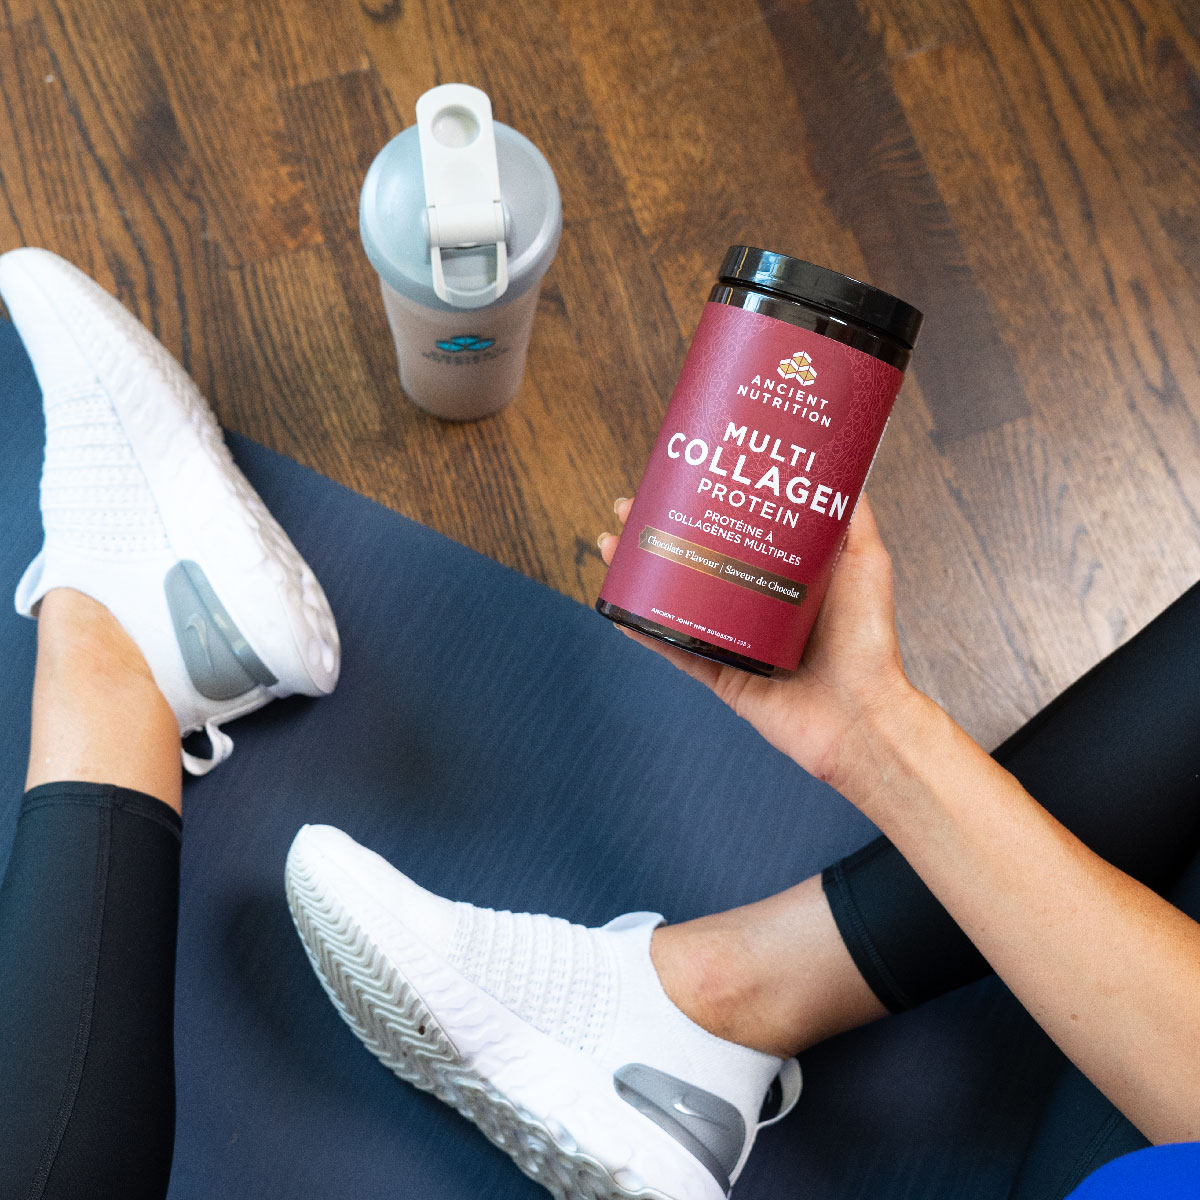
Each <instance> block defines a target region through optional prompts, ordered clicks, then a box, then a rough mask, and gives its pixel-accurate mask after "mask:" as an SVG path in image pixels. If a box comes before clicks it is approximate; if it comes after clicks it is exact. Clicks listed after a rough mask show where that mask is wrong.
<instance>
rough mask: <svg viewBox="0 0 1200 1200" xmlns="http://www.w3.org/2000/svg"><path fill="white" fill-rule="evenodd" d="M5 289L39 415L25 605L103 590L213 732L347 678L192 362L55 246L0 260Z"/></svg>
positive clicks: (197, 724)
mask: <svg viewBox="0 0 1200 1200" xmlns="http://www.w3.org/2000/svg"><path fill="white" fill-rule="evenodd" d="M0 295H3V297H4V301H5V303H6V304H7V305H8V310H9V313H10V314H11V316H12V319H13V321H14V322H15V324H16V326H17V329H18V331H19V332H20V334H21V338H22V340H23V341H24V343H25V348H26V350H27V351H28V352H29V357H30V358H31V359H32V361H33V367H34V370H35V371H36V373H37V377H38V382H39V384H40V385H41V388H42V393H43V402H44V405H45V410H46V461H45V467H44V470H43V473H42V487H41V502H42V519H43V524H44V526H45V542H44V544H43V546H42V550H41V552H40V553H39V554H38V556H37V557H36V558H35V559H34V560H33V562H32V563H30V565H29V568H28V570H27V571H26V572H25V575H24V577H23V578H22V579H21V582H20V584H19V585H18V587H17V594H16V607H17V611H18V612H20V613H22V614H24V615H25V616H32V615H33V612H34V609H35V606H36V605H37V603H38V601H39V600H41V598H42V597H43V596H44V595H45V594H46V593H47V592H48V591H50V589H51V588H55V587H69V588H74V589H76V590H77V591H80V592H83V593H85V594H86V595H89V596H91V597H92V598H93V599H95V600H98V601H99V602H100V603H101V604H103V605H104V606H105V607H106V608H108V610H109V611H110V612H111V613H112V614H113V616H114V617H116V619H117V620H118V621H119V622H120V624H121V626H122V627H123V628H124V629H125V631H126V632H127V633H128V634H129V636H130V637H131V638H132V639H133V640H134V641H135V642H136V643H137V645H138V647H139V649H140V650H141V651H142V653H143V654H144V655H145V657H146V661H147V663H148V664H149V666H150V669H151V671H152V672H153V673H154V678H155V682H156V683H157V684H158V686H159V688H160V689H161V690H162V692H163V695H164V696H165V697H166V698H167V702H168V703H169V704H170V705H171V708H172V710H173V711H174V713H175V716H176V718H177V719H178V721H179V729H180V733H181V735H182V734H188V733H191V732H193V731H195V730H199V729H205V730H207V732H208V735H209V740H210V742H211V744H212V757H211V758H209V759H199V758H196V757H195V756H193V755H190V754H188V753H186V752H184V753H183V760H184V765H185V766H186V767H187V768H188V769H189V770H190V771H192V772H193V773H194V774H203V773H204V772H205V771H207V770H210V769H211V768H212V767H213V766H215V765H216V764H217V763H218V762H221V761H222V760H223V759H225V758H227V757H228V755H229V753H230V751H231V749H232V747H233V742H232V740H231V739H230V738H229V736H228V735H227V734H225V733H223V732H222V731H221V730H220V729H219V726H220V725H221V724H223V723H224V722H226V721H229V720H232V719H233V718H234V717H239V716H242V715H243V714H244V713H248V712H251V711H253V710H254V709H257V708H261V707H262V706H263V705H264V704H266V703H267V702H268V701H269V700H271V699H272V698H274V697H276V696H288V695H291V694H292V693H293V692H303V693H305V694H307V695H311V696H317V695H323V694H325V693H327V692H330V691H332V690H333V687H334V684H335V683H336V682H337V676H338V668H339V664H340V653H339V646H338V635H337V628H336V626H335V625H334V621H333V615H332V613H331V612H330V611H329V604H328V602H327V601H326V599H325V594H324V592H322V590H321V586H320V584H319V583H318V582H317V580H316V577H315V576H314V575H313V573H312V571H311V570H309V568H308V565H307V564H306V563H305V562H304V560H303V559H302V558H301V557H300V555H299V554H298V553H297V551H296V548H295V547H294V546H293V545H292V543H291V542H290V541H289V540H288V537H287V534H285V533H284V532H283V530H282V529H280V527H279V525H278V524H277V523H276V522H275V520H274V519H273V518H272V516H271V514H270V513H269V512H267V510H266V508H265V507H264V505H263V503H262V501H261V500H260V499H259V498H258V495H257V494H256V493H255V491H254V489H253V488H251V486H250V484H249V483H248V482H247V481H246V478H245V477H244V476H243V475H242V473H241V472H240V471H239V470H238V469H237V467H236V466H235V465H234V462H233V459H232V457H231V456H230V454H229V451H228V449H227V448H226V446H225V442H224V440H223V439H222V437H221V430H220V428H219V426H218V425H217V422H216V418H215V417H214V416H213V414H212V411H211V410H210V409H209V407H208V405H207V404H206V403H205V401H204V398H203V396H201V395H200V392H199V389H197V387H196V385H195V384H194V383H193V382H192V380H191V379H190V378H189V377H188V375H187V372H186V371H184V369H183V368H182V367H181V366H180V365H179V363H177V362H176V361H175V359H174V358H172V357H171V355H170V354H169V353H168V352H167V350H166V349H165V348H164V347H163V346H162V345H161V344H160V343H159V342H158V341H157V340H156V339H155V338H154V337H153V335H152V334H151V333H150V332H149V330H147V329H146V328H145V327H144V326H143V325H141V324H140V323H139V322H138V321H137V320H136V319H135V318H134V317H133V316H132V314H130V313H129V312H128V311H127V310H126V309H125V308H124V307H122V305H121V304H119V303H118V302H117V301H116V300H115V299H114V298H113V297H112V296H110V295H109V294H108V293H107V292H106V291H104V290H103V289H102V288H101V287H99V286H98V285H97V284H96V283H95V282H93V281H92V280H91V279H89V278H88V277H87V276H86V275H84V274H83V272H81V271H79V270H77V269H76V268H75V267H73V266H71V264H70V263H68V262H65V261H64V260H63V259H61V258H59V257H58V256H57V255H55V254H51V253H50V252H49V251H47V250H38V249H33V248H25V249H21V250H13V251H10V252H9V253H8V254H5V255H3V256H0Z"/></svg>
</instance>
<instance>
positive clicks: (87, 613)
mask: <svg viewBox="0 0 1200 1200" xmlns="http://www.w3.org/2000/svg"><path fill="white" fill-rule="evenodd" d="M59 780H72V781H79V782H90V783H108V784H114V785H116V786H118V787H125V788H132V789H133V790H135V791H139V792H145V793H147V794H148V795H151V796H155V797H157V798H158V799H159V800H162V801H163V803H165V804H167V805H169V806H170V807H171V808H173V809H174V810H175V811H176V812H179V811H180V788H181V782H180V781H181V767H180V759H179V726H178V724H177V723H176V721H175V717H174V714H173V713H172V712H171V710H170V708H169V707H168V706H167V702H166V700H164V699H163V695H162V693H161V692H160V691H159V690H158V688H157V686H156V685H155V683H154V677H153V676H152V675H151V673H150V668H149V667H148V666H147V665H146V660H145V659H144V658H143V657H142V652H141V651H140V650H139V649H138V648H137V646H136V645H134V643H133V641H132V640H131V639H130V637H129V635H128V634H126V633H125V631H124V630H123V629H122V628H121V626H120V625H118V624H117V622H116V620H115V619H114V618H113V616H112V615H111V614H110V613H109V611H108V610H107V609H106V608H104V607H103V605H101V604H98V603H97V602H96V601H95V600H92V599H91V598H90V597H88V596H85V595H83V593H82V592H76V591H73V590H71V589H70V588H55V589H54V590H53V591H51V592H48V593H47V594H46V596H45V597H44V598H43V599H42V602H41V608H40V610H39V612H38V655H37V672H36V675H35V677H34V685H33V723H32V731H31V737H30V749H29V774H28V776H27V777H26V780H25V786H26V788H32V787H36V786H37V785H39V784H43V783H54V782H57V781H59Z"/></svg>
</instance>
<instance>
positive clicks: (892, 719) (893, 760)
mask: <svg viewBox="0 0 1200 1200" xmlns="http://www.w3.org/2000/svg"><path fill="white" fill-rule="evenodd" d="M949 721H950V717H948V716H947V714H946V713H945V711H944V710H943V709H942V708H941V707H940V706H939V705H938V704H937V703H936V702H935V701H933V700H931V699H930V698H929V697H928V696H926V695H925V694H924V692H921V691H919V690H918V689H917V688H915V687H913V685H912V684H911V683H909V682H908V680H907V679H904V678H902V679H901V680H899V681H897V684H896V685H895V686H894V687H892V688H890V689H889V690H888V691H887V692H886V693H884V694H882V695H880V696H878V697H876V698H874V699H873V700H872V702H871V703H870V704H869V705H866V706H865V707H864V708H863V709H862V711H861V713H860V715H859V716H858V718H857V720H855V722H854V723H853V724H852V725H851V726H850V728H849V729H848V730H847V733H846V736H845V738H844V739H843V742H842V747H841V753H840V754H839V755H838V769H837V771H836V772H835V774H834V776H833V777H831V778H830V780H829V783H830V785H831V786H832V787H834V788H835V789H836V790H837V791H839V792H840V793H841V794H842V795H843V796H845V797H846V799H847V800H849V801H850V803H851V804H853V805H854V806H855V807H856V808H858V809H859V810H861V811H862V812H863V813H864V814H865V815H866V816H868V817H871V819H872V820H875V821H876V823H877V824H878V814H879V810H880V809H881V808H882V807H884V806H885V805H886V803H887V801H888V800H889V799H890V798H894V797H896V796H897V795H899V794H901V793H902V792H903V791H904V790H905V784H906V783H907V782H908V780H909V779H910V777H911V776H912V775H913V774H914V773H915V771H916V769H917V766H918V764H919V763H920V762H921V761H922V760H923V759H924V760H926V761H928V757H929V756H930V755H931V754H935V753H936V752H937V751H936V750H935V746H936V744H937V743H938V742H939V741H940V740H941V738H943V737H944V729H943V725H944V724H945V723H946V722H949ZM951 723H952V722H951Z"/></svg>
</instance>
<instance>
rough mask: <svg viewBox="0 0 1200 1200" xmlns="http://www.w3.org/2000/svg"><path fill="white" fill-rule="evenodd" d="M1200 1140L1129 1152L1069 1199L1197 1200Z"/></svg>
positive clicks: (1199, 1180) (1095, 1175) (1199, 1184)
mask: <svg viewBox="0 0 1200 1200" xmlns="http://www.w3.org/2000/svg"><path fill="white" fill-rule="evenodd" d="M1197 1196H1200V1142H1184V1143H1181V1144H1179V1145H1175V1146H1156V1147H1154V1148H1153V1149H1150V1150H1138V1151H1137V1152H1136V1153H1134V1154H1126V1155H1124V1156H1122V1157H1121V1158H1118V1159H1116V1160H1115V1161H1114V1162H1111V1163H1109V1164H1108V1165H1107V1166H1105V1167H1101V1168H1100V1170H1098V1171H1097V1172H1096V1173H1095V1174H1094V1175H1091V1176H1089V1177H1088V1178H1087V1179H1085V1180H1084V1182H1083V1183H1081V1184H1080V1185H1079V1187H1077V1188H1076V1189H1075V1190H1074V1191H1073V1192H1072V1193H1071V1195H1070V1197H1069V1198H1068V1200H1133V1198H1134V1197H1136V1198H1137V1200H1196V1197H1197Z"/></svg>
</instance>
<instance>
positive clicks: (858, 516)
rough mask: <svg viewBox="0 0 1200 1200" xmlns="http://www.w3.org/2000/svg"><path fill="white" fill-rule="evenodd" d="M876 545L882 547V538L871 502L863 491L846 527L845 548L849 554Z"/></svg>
mask: <svg viewBox="0 0 1200 1200" xmlns="http://www.w3.org/2000/svg"><path fill="white" fill-rule="evenodd" d="M876 547H878V548H879V549H882V548H883V539H882V538H881V537H880V536H879V526H878V525H877V524H876V523H875V513H874V512H873V511H872V510H871V502H870V501H869V500H868V499H867V493H866V492H863V494H862V495H861V496H859V498H858V503H857V504H856V505H855V507H854V515H853V516H852V517H851V518H850V524H849V525H848V526H847V528H846V550H848V551H849V552H850V553H851V554H861V553H864V552H867V551H869V550H871V549H874V548H876Z"/></svg>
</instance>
